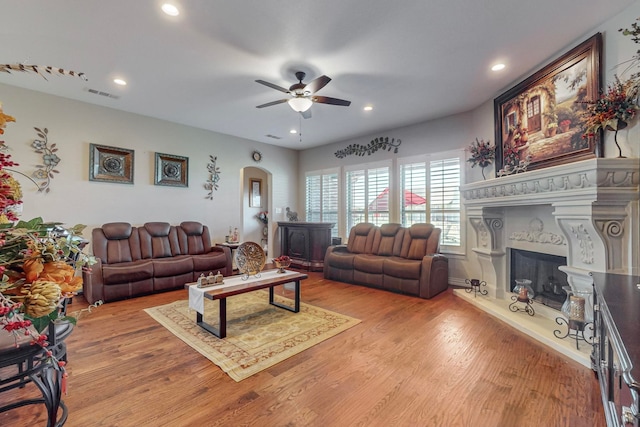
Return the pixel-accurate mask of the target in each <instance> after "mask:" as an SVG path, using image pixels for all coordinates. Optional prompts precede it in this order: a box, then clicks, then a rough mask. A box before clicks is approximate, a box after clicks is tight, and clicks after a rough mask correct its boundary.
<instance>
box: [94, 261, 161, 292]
mask: <svg viewBox="0 0 640 427" xmlns="http://www.w3.org/2000/svg"><path fill="white" fill-rule="evenodd" d="M152 277H153V263H152V262H151V261H149V260H139V261H133V262H119V263H117V264H103V265H102V278H103V280H104V284H105V286H108V285H114V284H121V283H133V282H139V281H141V280H146V279H151V278H152Z"/></svg>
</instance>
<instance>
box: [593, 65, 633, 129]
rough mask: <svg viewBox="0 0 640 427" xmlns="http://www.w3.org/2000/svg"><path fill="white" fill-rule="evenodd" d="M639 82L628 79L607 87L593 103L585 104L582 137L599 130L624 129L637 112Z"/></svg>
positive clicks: (616, 79)
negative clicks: (585, 111)
mask: <svg viewBox="0 0 640 427" xmlns="http://www.w3.org/2000/svg"><path fill="white" fill-rule="evenodd" d="M638 89H639V82H638V81H637V80H636V79H634V78H630V79H627V80H625V81H621V80H620V78H619V77H618V76H617V75H616V76H615V81H614V82H613V83H610V84H609V85H607V90H606V91H605V92H604V93H603V94H602V96H601V97H600V98H598V99H597V100H595V101H585V102H586V104H587V119H586V120H585V127H586V129H585V132H584V136H585V137H589V136H594V135H595V134H596V132H598V131H599V130H600V129H603V130H614V131H618V130H621V129H624V128H625V127H626V126H627V125H628V124H629V123H630V122H631V121H632V120H633V119H634V118H635V116H636V114H637V112H638V109H639V107H638Z"/></svg>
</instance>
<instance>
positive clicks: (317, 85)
mask: <svg viewBox="0 0 640 427" xmlns="http://www.w3.org/2000/svg"><path fill="white" fill-rule="evenodd" d="M330 81H331V79H330V78H329V77H327V76H320V77H318V78H317V79H315V80H313V81H312V82H310V83H309V84H307V85H306V86H305V87H304V90H305V91H309V92H310V93H316V92H317V91H319V90H320V89H322V88H323V87H325V86H326V85H327V83H329V82H330Z"/></svg>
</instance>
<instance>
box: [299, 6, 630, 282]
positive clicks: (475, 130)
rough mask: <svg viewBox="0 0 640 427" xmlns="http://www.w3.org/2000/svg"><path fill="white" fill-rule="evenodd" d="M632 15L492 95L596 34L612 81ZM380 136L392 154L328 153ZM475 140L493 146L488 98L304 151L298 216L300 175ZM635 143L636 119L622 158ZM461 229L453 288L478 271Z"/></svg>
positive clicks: (490, 174)
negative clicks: (393, 144) (396, 142)
mask: <svg viewBox="0 0 640 427" xmlns="http://www.w3.org/2000/svg"><path fill="white" fill-rule="evenodd" d="M637 17H640V2H635V3H634V4H633V5H631V6H630V7H628V8H627V9H626V10H625V11H623V12H622V13H620V14H619V15H617V16H616V17H614V18H613V19H611V20H609V21H606V22H604V23H603V24H602V25H600V26H598V27H597V28H594V29H593V30H592V31H590V32H588V33H587V34H584V35H583V36H582V37H580V38H579V39H577V40H575V42H574V43H572V44H571V45H570V46H566V47H565V48H562V49H560V50H559V51H558V52H557V54H556V55H554V56H553V57H552V58H549V60H548V61H545V63H544V64H540V65H539V67H537V68H536V69H533V70H531V72H530V73H528V74H527V75H524V76H522V77H521V78H519V79H518V80H516V81H513V82H505V85H504V89H503V90H501V91H500V92H499V93H496V94H495V97H497V96H499V95H500V94H502V93H503V92H505V91H506V90H508V89H510V88H511V87H513V86H515V85H516V84H518V83H519V82H520V81H522V80H524V79H525V78H527V77H528V76H529V75H531V74H533V73H534V72H535V71H537V70H538V69H540V68H542V67H543V66H544V65H546V64H547V63H550V62H552V61H553V60H555V59H556V58H558V57H560V56H562V55H563V54H564V53H566V52H567V51H568V50H570V49H571V48H573V47H574V46H576V45H578V44H580V43H581V42H582V41H584V40H586V39H588V38H589V37H591V36H592V35H594V34H595V33H597V32H601V33H603V40H604V49H603V63H604V64H603V65H602V69H603V74H604V81H605V84H606V82H610V81H612V80H613V78H614V74H615V73H619V72H621V71H622V69H621V68H620V67H615V66H616V65H617V64H620V63H622V62H625V61H628V60H629V59H630V58H631V56H633V55H634V54H635V52H636V50H637V49H638V47H639V46H638V45H637V44H634V43H633V42H632V41H631V39H630V38H629V37H624V36H622V34H621V33H619V32H618V29H619V28H623V27H624V28H628V27H629V26H630V25H631V24H632V23H633V22H634V20H635V19H636V18H637ZM627 77H628V75H627ZM374 113H375V110H374ZM380 136H388V137H390V138H391V137H393V138H400V139H401V140H402V144H401V146H400V149H399V152H398V154H393V153H390V152H376V153H374V154H372V155H370V156H364V157H360V156H349V157H347V158H345V159H338V158H336V157H335V155H334V153H335V152H336V151H337V150H339V149H343V148H345V147H347V146H348V145H350V144H353V143H358V144H367V143H368V142H369V141H371V140H372V139H374V138H376V137H380ZM476 137H477V138H478V139H484V140H485V141H486V140H490V141H492V142H495V138H494V109H493V98H492V99H488V100H487V101H486V102H484V103H483V104H482V105H480V106H478V107H477V108H475V109H474V110H472V111H470V112H467V113H464V114H458V115H455V116H449V117H445V118H441V119H437V120H432V121H429V122H425V123H420V124H416V125H412V126H406V127H402V128H397V129H389V130H387V131H385V132H380V133H378V134H375V135H373V134H372V135H367V136H363V137H361V138H356V139H353V140H348V141H342V142H339V143H335V144H332V145H328V146H323V147H318V148H314V149H309V150H305V151H303V152H302V153H301V154H300V168H299V174H298V177H299V178H298V179H299V182H300V184H299V188H300V190H299V193H298V200H299V206H298V212H301V213H304V209H303V203H304V176H305V173H306V172H308V171H314V170H320V169H326V168H331V167H338V166H345V165H351V164H361V163H367V162H376V161H380V160H385V159H394V158H401V157H408V156H412V155H417V154H425V153H436V152H441V151H448V150H453V149H460V148H467V147H468V146H469V145H470V144H471V142H472V141H474V139H475V138H476ZM638 141H640V126H638V125H637V121H636V124H635V125H634V126H631V127H629V128H628V129H627V130H625V131H622V132H619V133H618V142H619V143H620V145H621V147H622V150H623V154H624V155H626V157H634V158H638V157H640V144H639V143H638ZM617 156H618V150H617V148H616V146H615V143H614V140H613V133H612V132H607V133H606V135H605V143H604V157H617ZM465 165H466V169H465V172H464V174H465V182H466V183H470V182H475V181H479V180H481V179H482V174H481V170H480V168H471V167H470V164H469V163H465ZM639 168H640V160H639ZM485 173H486V175H487V179H489V178H494V177H495V170H492V168H491V167H488V168H486V170H485ZM464 227H465V228H467V230H466V233H465V234H466V237H467V239H466V255H463V256H457V255H449V260H450V263H449V274H450V283H454V284H464V278H468V277H473V276H474V275H477V274H478V272H479V268H480V267H479V265H478V264H477V262H476V261H475V257H473V256H471V254H472V252H471V248H472V247H473V245H474V241H473V240H472V238H473V236H474V234H473V233H472V232H471V227H470V226H469V225H468V224H466V223H465V224H464ZM635 239H636V241H638V240H640V239H639V238H638V237H637V236H636V237H635Z"/></svg>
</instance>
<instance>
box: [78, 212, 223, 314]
mask: <svg viewBox="0 0 640 427" xmlns="http://www.w3.org/2000/svg"><path fill="white" fill-rule="evenodd" d="M92 245H93V254H94V256H95V258H96V260H97V263H96V264H95V265H93V266H92V267H91V271H90V272H84V273H83V280H84V285H83V292H84V295H85V297H86V299H87V301H89V303H91V304H93V303H94V302H96V301H98V300H102V301H103V302H108V301H114V300H118V299H123V298H130V297H134V296H138V295H144V294H150V293H154V292H160V291H164V290H169V289H178V288H182V287H183V286H184V285H185V283H189V282H194V281H196V280H197V279H198V276H200V274H202V273H204V274H205V275H207V274H209V272H213V273H214V274H215V273H217V272H218V271H220V273H222V274H223V275H224V276H229V275H231V274H232V271H233V267H232V264H231V251H230V250H229V248H226V247H217V246H214V247H212V246H211V238H210V235H209V228H208V227H207V226H206V225H203V224H201V223H199V222H195V221H185V222H183V223H181V224H180V225H178V226H174V225H170V224H169V223H167V222H148V223H146V224H144V225H143V226H142V227H132V226H131V224H129V223H127V222H112V223H108V224H104V225H103V226H102V227H100V228H95V229H93V231H92Z"/></svg>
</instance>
